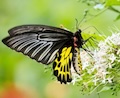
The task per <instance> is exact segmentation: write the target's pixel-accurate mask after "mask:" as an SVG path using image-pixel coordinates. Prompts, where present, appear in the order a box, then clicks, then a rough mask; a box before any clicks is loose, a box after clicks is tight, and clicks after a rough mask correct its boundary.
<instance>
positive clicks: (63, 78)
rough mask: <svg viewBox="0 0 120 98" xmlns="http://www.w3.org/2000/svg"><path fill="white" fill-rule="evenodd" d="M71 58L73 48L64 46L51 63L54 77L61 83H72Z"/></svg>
mask: <svg viewBox="0 0 120 98" xmlns="http://www.w3.org/2000/svg"><path fill="white" fill-rule="evenodd" d="M72 58H73V47H72V45H71V46H64V47H62V48H61V49H60V50H59V51H58V52H57V55H56V59H55V61H54V63H53V71H54V75H55V76H56V77H57V79H58V81H60V82H61V83H65V84H66V83H67V82H71V81H72V76H71V65H72Z"/></svg>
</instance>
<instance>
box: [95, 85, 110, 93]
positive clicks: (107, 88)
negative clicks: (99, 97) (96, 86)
mask: <svg viewBox="0 0 120 98" xmlns="http://www.w3.org/2000/svg"><path fill="white" fill-rule="evenodd" d="M110 89H111V88H110V87H108V86H105V87H103V88H102V89H101V90H100V91H99V92H97V93H101V92H104V91H108V90H110Z"/></svg>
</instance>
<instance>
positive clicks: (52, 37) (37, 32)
mask: <svg viewBox="0 0 120 98" xmlns="http://www.w3.org/2000/svg"><path fill="white" fill-rule="evenodd" d="M28 27H29V28H28ZM30 27H31V28H32V29H30ZM38 27H39V28H38ZM43 27H44V26H42V27H41V26H32V25H31V26H27V25H26V26H25V27H24V26H21V27H20V26H19V27H15V28H13V29H11V30H9V34H10V36H8V37H6V38H5V39H3V40H2V41H3V43H4V44H6V45H7V46H8V47H10V48H12V49H14V50H16V51H18V52H22V53H23V54H25V55H28V56H29V57H31V58H32V59H35V60H36V61H38V62H41V63H43V64H50V63H51V62H52V61H53V60H54V59H55V56H56V53H57V52H58V51H59V49H60V48H61V47H62V46H63V45H64V44H65V42H67V41H69V40H70V36H71V35H72V34H67V32H66V33H64V30H63V31H62V32H61V31H59V30H58V32H56V31H57V30H56V31H55V30H54V29H53V27H52V28H51V30H47V29H46V30H45V29H44V30H42V29H40V28H43ZM25 28H26V29H25ZM33 28H34V29H33ZM35 28H38V29H35ZM45 28H47V27H45ZM49 28H50V27H49ZM60 30H62V29H60Z"/></svg>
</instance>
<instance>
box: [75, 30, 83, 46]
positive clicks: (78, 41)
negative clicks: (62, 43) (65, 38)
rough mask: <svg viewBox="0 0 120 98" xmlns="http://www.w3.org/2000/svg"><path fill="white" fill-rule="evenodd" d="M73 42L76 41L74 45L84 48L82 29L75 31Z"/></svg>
mask: <svg viewBox="0 0 120 98" xmlns="http://www.w3.org/2000/svg"><path fill="white" fill-rule="evenodd" d="M73 42H74V47H77V48H82V45H83V42H84V40H83V38H82V36H81V30H80V29H79V30H78V31H76V32H75V33H74V35H73Z"/></svg>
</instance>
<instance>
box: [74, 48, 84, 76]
mask: <svg viewBox="0 0 120 98" xmlns="http://www.w3.org/2000/svg"><path fill="white" fill-rule="evenodd" d="M73 54H74V55H73V68H74V70H75V72H76V73H77V74H79V75H80V74H81V72H82V63H81V59H80V50H79V48H75V50H74V53H73Z"/></svg>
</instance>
